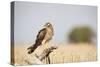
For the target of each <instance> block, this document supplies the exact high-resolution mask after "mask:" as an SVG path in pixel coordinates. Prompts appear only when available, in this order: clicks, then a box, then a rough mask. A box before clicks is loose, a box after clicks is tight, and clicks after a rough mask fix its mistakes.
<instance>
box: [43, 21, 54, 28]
mask: <svg viewBox="0 0 100 67" xmlns="http://www.w3.org/2000/svg"><path fill="white" fill-rule="evenodd" d="M51 26H52V24H51V23H50V22H47V23H46V24H45V25H44V27H51Z"/></svg>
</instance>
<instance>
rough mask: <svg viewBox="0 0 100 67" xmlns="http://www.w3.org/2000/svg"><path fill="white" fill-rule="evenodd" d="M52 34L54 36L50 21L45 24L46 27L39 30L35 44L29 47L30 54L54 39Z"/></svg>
mask: <svg viewBox="0 0 100 67" xmlns="http://www.w3.org/2000/svg"><path fill="white" fill-rule="evenodd" d="M52 36H53V27H52V25H51V24H50V23H49V22H48V23H46V24H45V25H44V28H43V29H42V30H40V31H39V33H38V35H37V38H36V41H35V44H34V45H32V46H30V47H29V48H28V50H29V51H28V54H31V53H33V52H34V51H35V49H36V48H37V47H38V46H40V45H43V44H45V43H47V42H49V41H50V40H51V39H52Z"/></svg>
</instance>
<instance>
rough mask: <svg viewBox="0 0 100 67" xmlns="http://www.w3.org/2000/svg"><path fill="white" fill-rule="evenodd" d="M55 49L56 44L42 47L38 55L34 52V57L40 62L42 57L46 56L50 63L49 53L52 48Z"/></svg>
mask: <svg viewBox="0 0 100 67" xmlns="http://www.w3.org/2000/svg"><path fill="white" fill-rule="evenodd" d="M55 49H57V47H56V46H51V47H50V48H46V49H44V50H43V52H42V54H41V55H39V56H38V55H37V54H35V57H36V58H37V59H39V60H40V61H41V62H42V60H43V59H45V58H46V59H47V60H48V63H50V58H49V54H50V53H51V52H53V50H55Z"/></svg>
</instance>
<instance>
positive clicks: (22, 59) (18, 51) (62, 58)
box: [15, 44, 97, 65]
mask: <svg viewBox="0 0 100 67" xmlns="http://www.w3.org/2000/svg"><path fill="white" fill-rule="evenodd" d="M49 45H50V44H49ZM29 46H30V45H24V46H23V45H20V46H15V65H27V64H35V63H36V62H37V59H36V57H35V56H34V54H35V53H36V54H37V55H40V54H41V53H42V51H43V49H45V48H48V47H50V46H48V45H43V46H40V47H38V48H37V49H36V51H35V52H34V53H33V54H28V53H27V47H29ZM57 47H58V48H57V49H56V50H54V51H53V52H52V53H51V54H50V63H51V64H54V63H68V62H82V61H96V60H97V48H96V46H95V45H92V44H68V45H57ZM43 63H44V64H46V62H45V60H43ZM41 64H42V63H41Z"/></svg>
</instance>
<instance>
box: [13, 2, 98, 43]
mask: <svg viewBox="0 0 100 67" xmlns="http://www.w3.org/2000/svg"><path fill="white" fill-rule="evenodd" d="M48 21H49V22H51V23H52V25H53V27H54V36H53V40H52V41H55V42H58V43H61V42H65V41H66V38H68V37H67V36H68V34H69V32H70V30H71V29H72V28H73V27H75V26H81V25H87V26H90V27H91V28H92V29H93V30H94V31H95V32H97V30H96V27H97V7H96V6H83V5H68V4H50V3H34V2H19V1H17V2H15V24H14V25H15V29H14V32H15V33H14V35H15V36H14V37H15V42H34V41H35V39H36V35H37V33H38V31H39V30H40V29H42V26H43V25H44V24H45V23H46V22H48Z"/></svg>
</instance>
